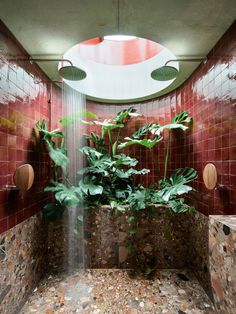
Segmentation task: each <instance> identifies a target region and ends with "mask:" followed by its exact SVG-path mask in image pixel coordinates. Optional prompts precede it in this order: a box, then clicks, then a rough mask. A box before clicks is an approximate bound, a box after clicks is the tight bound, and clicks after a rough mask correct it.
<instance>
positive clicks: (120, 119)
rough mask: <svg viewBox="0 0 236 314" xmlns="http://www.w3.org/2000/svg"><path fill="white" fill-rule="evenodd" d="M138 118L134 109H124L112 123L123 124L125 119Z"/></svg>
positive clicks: (138, 114)
mask: <svg viewBox="0 0 236 314" xmlns="http://www.w3.org/2000/svg"><path fill="white" fill-rule="evenodd" d="M138 116H141V114H140V113H138V112H136V111H135V109H134V107H132V106H131V107H129V108H128V109H124V110H122V111H120V112H119V113H118V114H117V115H116V117H115V119H114V121H115V122H116V124H124V123H125V122H126V121H127V118H129V117H130V118H136V117H138Z"/></svg>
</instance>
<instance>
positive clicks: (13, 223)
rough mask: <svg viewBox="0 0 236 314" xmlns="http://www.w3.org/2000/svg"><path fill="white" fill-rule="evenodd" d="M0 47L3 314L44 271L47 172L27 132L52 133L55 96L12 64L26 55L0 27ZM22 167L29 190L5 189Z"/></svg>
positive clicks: (32, 68) (36, 73)
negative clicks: (31, 175) (28, 172)
mask: <svg viewBox="0 0 236 314" xmlns="http://www.w3.org/2000/svg"><path fill="white" fill-rule="evenodd" d="M0 45H1V46H0V247H1V248H2V250H1V251H0V254H1V256H0V269H1V271H0V312H1V313H6V314H9V313H18V308H19V307H20V306H21V304H22V303H24V302H25V301H26V298H27V296H28V294H29V293H30V292H31V291H32V289H33V288H34V287H35V285H36V284H37V283H38V281H39V279H40V278H41V277H42V276H43V275H44V273H45V269H46V264H47V234H46V233H45V230H46V229H47V228H46V226H45V223H44V222H43V220H42V217H41V215H40V214H37V213H38V212H40V211H41V209H42V206H43V204H45V202H47V201H48V198H49V196H48V195H46V194H45V193H44V192H43V188H44V186H45V185H46V183H47V182H48V180H49V176H50V168H51V166H50V162H49V158H48V156H47V154H46V153H42V152H40V151H39V150H38V146H37V141H35V139H34V137H32V130H33V128H34V126H35V123H36V122H37V121H38V120H39V119H40V120H42V119H45V120H46V122H47V124H48V125H49V126H50V127H52V128H56V127H57V121H58V118H59V116H60V112H61V94H60V91H59V89H58V88H57V87H55V86H52V85H51V83H50V82H49V81H48V78H47V76H46V75H44V73H43V72H42V71H41V70H40V69H39V67H37V66H36V65H32V64H30V63H29V62H25V61H24V62H23V61H14V59H15V58H16V57H17V58H28V54H27V53H26V51H25V50H24V49H23V48H22V47H21V45H20V44H19V43H18V42H17V40H16V39H15V38H14V37H13V36H12V34H11V33H10V32H9V30H8V29H7V28H6V27H5V26H4V25H3V24H2V23H1V22H0ZM24 163H30V164H31V165H32V166H33V168H34V171H35V181H34V184H33V187H32V188H31V189H30V190H29V191H28V192H24V193H22V192H20V191H17V190H12V189H7V188H6V185H13V179H12V178H13V173H14V171H15V169H16V168H17V167H18V166H20V165H22V164H24ZM4 252H5V253H4ZM5 254H6V256H5Z"/></svg>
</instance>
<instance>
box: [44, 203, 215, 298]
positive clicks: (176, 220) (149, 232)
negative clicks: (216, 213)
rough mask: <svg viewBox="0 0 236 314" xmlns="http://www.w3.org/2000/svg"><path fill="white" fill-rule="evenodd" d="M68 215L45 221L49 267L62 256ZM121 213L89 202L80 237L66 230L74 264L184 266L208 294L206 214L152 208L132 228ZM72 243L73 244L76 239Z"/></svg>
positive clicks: (62, 262) (56, 265)
mask: <svg viewBox="0 0 236 314" xmlns="http://www.w3.org/2000/svg"><path fill="white" fill-rule="evenodd" d="M67 222H68V218H67V217H64V220H62V221H58V222H57V223H54V224H50V226H49V265H50V267H51V269H54V270H55V271H56V270H57V269H62V265H64V266H65V261H66V260H68V252H67V247H68V245H67V243H69V240H68V232H69V229H68V223H67ZM131 226H132V225H130V224H128V223H127V219H126V217H125V215H124V214H123V215H122V214H121V215H119V216H116V215H114V213H112V211H111V209H110V207H109V206H102V207H101V208H90V209H89V210H88V211H87V214H86V216H85V219H84V230H83V233H84V240H83V239H82V238H80V237H76V236H75V235H74V236H72V240H71V241H70V246H71V243H73V246H74V249H73V252H74V259H73V260H74V265H75V267H78V264H79V263H81V258H80V257H79V256H80V255H81V254H82V253H83V252H84V260H83V262H84V266H85V267H86V268H105V269H106V268H107V269H110V268H120V269H126V268H129V269H130V268H147V267H148V268H151V269H152V268H157V269H172V268H175V269H177V268H183V267H187V268H190V269H191V270H192V271H193V272H194V274H195V275H196V277H197V278H198V280H199V281H200V283H201V285H202V286H203V287H204V289H205V291H206V292H207V294H208V295H209V296H210V298H211V299H212V291H211V281H210V272H209V245H208V230H209V218H208V217H206V216H205V215H203V214H201V213H199V212H195V213H191V214H190V213H186V214H179V215H168V214H167V212H166V210H165V209H163V208H158V209H157V210H156V212H155V214H154V215H152V216H148V215H143V216H142V217H141V219H139V224H138V232H137V233H136V234H135V235H130V234H129V229H130V227H131ZM76 243H77V244H76Z"/></svg>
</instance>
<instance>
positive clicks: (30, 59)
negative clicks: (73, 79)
mask: <svg viewBox="0 0 236 314" xmlns="http://www.w3.org/2000/svg"><path fill="white" fill-rule="evenodd" d="M10 61H29V62H55V61H58V62H67V63H69V64H70V65H71V66H73V63H72V62H71V61H70V60H69V59H63V58H53V59H50V58H45V59H44V58H31V57H29V58H15V59H11V60H10Z"/></svg>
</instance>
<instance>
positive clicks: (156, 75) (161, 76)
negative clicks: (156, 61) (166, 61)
mask: <svg viewBox="0 0 236 314" xmlns="http://www.w3.org/2000/svg"><path fill="white" fill-rule="evenodd" d="M178 73H179V71H178V69H176V68H175V67H172V66H169V65H164V66H163V67H160V68H158V69H156V70H154V71H152V73H151V77H152V78H153V79H154V80H156V81H170V80H173V79H175V78H176V77H177V75H178Z"/></svg>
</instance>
